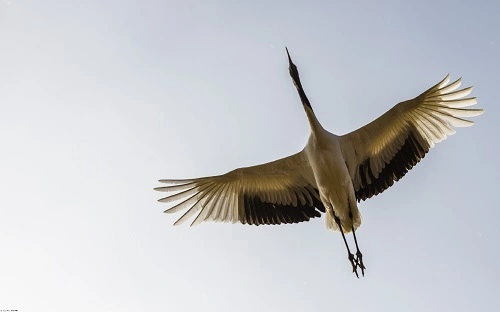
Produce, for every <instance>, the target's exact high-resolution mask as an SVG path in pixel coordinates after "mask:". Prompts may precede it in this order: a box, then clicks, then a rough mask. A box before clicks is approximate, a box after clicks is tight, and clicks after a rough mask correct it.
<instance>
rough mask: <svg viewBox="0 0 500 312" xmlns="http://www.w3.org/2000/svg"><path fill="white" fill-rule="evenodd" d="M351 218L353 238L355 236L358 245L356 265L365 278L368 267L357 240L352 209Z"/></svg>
mask: <svg viewBox="0 0 500 312" xmlns="http://www.w3.org/2000/svg"><path fill="white" fill-rule="evenodd" d="M349 218H350V219H351V224H352V236H354V243H355V244H356V257H357V258H356V264H357V265H358V266H359V268H360V269H361V274H362V275H363V276H365V270H366V267H365V265H364V264H363V254H362V253H361V251H359V247H358V240H357V239H356V232H355V231H354V221H353V218H352V211H351V209H350V208H349Z"/></svg>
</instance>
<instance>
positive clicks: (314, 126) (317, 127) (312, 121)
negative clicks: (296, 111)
mask: <svg viewBox="0 0 500 312" xmlns="http://www.w3.org/2000/svg"><path fill="white" fill-rule="evenodd" d="M304 109H305V111H306V115H307V120H308V121H309V126H310V127H311V132H312V133H313V134H319V133H322V132H324V131H325V129H324V128H323V126H322V125H321V123H320V122H319V120H318V118H316V115H315V114H314V112H313V110H312V108H311V107H307V106H306V105H304Z"/></svg>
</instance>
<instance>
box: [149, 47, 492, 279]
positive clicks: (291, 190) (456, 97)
mask: <svg viewBox="0 0 500 312" xmlns="http://www.w3.org/2000/svg"><path fill="white" fill-rule="evenodd" d="M285 49H286V53H287V56H288V63H289V73H290V76H291V78H292V81H293V84H294V85H295V88H296V89H297V92H298V94H299V97H300V100H301V102H302V105H303V107H304V110H305V113H306V116H307V120H308V121H309V126H310V135H309V139H308V141H307V144H306V146H305V147H304V149H303V150H301V151H300V152H298V153H296V154H294V155H291V156H288V157H285V158H282V159H279V160H275V161H272V162H269V163H265V164H261V165H257V166H251V167H246V168H238V169H235V170H233V171H230V172H228V173H226V174H222V175H218V176H211V177H202V178H194V179H182V180H173V179H162V180H159V182H161V183H165V184H167V186H161V187H156V188H155V190H156V191H160V192H170V193H171V194H169V196H167V197H164V198H161V199H159V200H158V201H159V202H163V203H171V202H178V203H176V204H175V205H174V206H172V207H170V208H169V209H167V210H165V212H166V213H176V212H179V211H185V213H184V214H183V215H182V216H181V217H180V218H179V219H178V220H177V221H176V222H175V223H174V225H179V224H181V223H183V222H185V221H186V220H188V219H189V218H191V217H193V216H194V215H196V217H195V218H194V220H193V221H192V223H191V225H192V226H193V225H197V224H199V223H201V222H203V221H222V222H232V223H236V222H239V223H242V224H251V225H263V224H289V223H299V222H303V221H309V220H310V219H311V218H317V217H321V215H322V213H323V214H325V221H326V227H327V228H328V229H330V230H333V231H340V233H341V234H342V238H343V240H344V243H345V246H346V249H347V256H348V259H349V262H350V264H351V266H352V270H353V273H355V274H356V276H357V277H358V278H359V274H358V269H359V270H360V271H361V274H362V275H363V276H364V274H365V269H366V267H365V265H364V262H363V254H362V253H361V251H360V250H359V246H358V240H357V238H356V232H355V231H356V229H357V228H358V227H359V226H360V225H361V214H360V212H359V209H358V202H361V201H362V200H363V201H364V200H366V199H368V198H371V197H372V196H375V195H377V194H380V193H382V192H383V191H384V190H386V189H387V188H389V187H390V186H392V185H393V183H394V182H395V181H398V180H399V179H401V178H402V177H403V176H404V175H405V174H406V173H407V172H408V171H409V170H410V169H411V168H413V166H415V165H416V164H417V163H418V162H419V161H420V160H421V159H422V158H424V157H425V155H426V153H427V152H428V151H429V150H430V149H431V148H432V147H434V145H435V144H436V143H438V142H441V141H442V140H444V139H445V138H446V137H447V136H449V135H452V134H454V133H455V130H454V128H456V127H467V126H471V125H472V124H473V122H472V121H470V120H467V119H465V118H468V117H474V116H479V115H481V114H482V113H483V112H484V111H483V110H482V109H471V108H468V107H469V106H471V105H474V104H476V103H477V101H476V98H475V97H467V96H468V95H469V94H470V93H471V92H472V87H468V88H464V89H458V88H459V87H460V84H461V78H460V79H458V80H456V81H454V82H452V83H450V75H449V74H448V75H447V76H446V77H445V78H444V79H443V80H442V81H440V82H439V83H438V84H436V85H434V86H433V87H431V88H430V89H428V90H427V91H425V92H423V93H422V94H420V95H419V96H417V97H415V98H413V99H411V100H407V101H404V102H401V103H399V104H397V105H395V106H394V107H393V108H391V109H390V110H389V111H387V112H386V113H385V114H383V115H382V116H380V117H379V118H377V119H375V120H374V121H372V122H370V123H369V124H367V125H365V126H363V127H361V128H359V129H357V130H355V131H352V132H350V133H347V134H345V135H335V134H333V133H330V132H328V131H327V130H325V129H324V128H323V127H322V125H321V124H320V122H319V121H318V119H317V118H316V115H315V114H314V111H313V108H312V106H311V103H310V102H309V99H308V98H307V96H306V94H305V92H304V89H303V87H302V84H301V81H300V77H299V72H298V69H297V66H295V64H294V63H293V62H292V58H291V57H290V53H289V51H288V48H286V47H285ZM457 89H458V90H457ZM172 193H173V194H172ZM351 232H352V235H353V238H354V243H355V247H356V252H355V254H353V253H352V252H351V249H350V248H349V244H348V243H347V241H346V236H345V235H346V234H347V233H351Z"/></svg>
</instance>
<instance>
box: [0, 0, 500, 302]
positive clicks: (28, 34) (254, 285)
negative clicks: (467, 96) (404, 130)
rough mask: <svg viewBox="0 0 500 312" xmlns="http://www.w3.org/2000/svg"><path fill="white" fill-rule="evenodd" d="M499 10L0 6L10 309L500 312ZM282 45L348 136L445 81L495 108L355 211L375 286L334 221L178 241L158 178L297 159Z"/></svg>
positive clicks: (301, 121) (300, 120)
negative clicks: (352, 258) (358, 270)
mask: <svg viewBox="0 0 500 312" xmlns="http://www.w3.org/2000/svg"><path fill="white" fill-rule="evenodd" d="M498 16H500V2H498V1H475V2H465V1H458V2H457V1H412V2H409V1H382V2H376V3H375V2H372V1H350V2H349V1H316V2H311V1H292V0H287V1H271V2H269V1H245V2H243V1H229V0H227V1H199V2H198V1H127V0H120V1H51V0H47V1H21V0H0V42H1V48H0V146H1V152H0V250H1V251H0V309H18V310H19V311H20V312H25V311H200V310H203V311H255V310H258V311H281V310H283V311H438V310H441V311H495V310H500V298H499V296H498V291H499V281H500V265H499V257H500V250H499V243H498V240H499V239H500V226H499V221H498V220H499V219H500V210H499V209H498V201H497V200H496V198H495V195H497V192H498V185H499V178H500V167H499V161H498V156H497V155H498V152H499V144H498V142H499V140H498V133H499V132H500V122H499V121H498V120H499V118H498V116H499V113H500V108H499V107H500V103H499V98H498V90H499V83H500V32H499V29H500V20H499V19H498ZM285 45H286V46H288V48H289V49H290V53H291V55H292V57H293V60H294V62H295V63H296V64H297V66H298V68H299V72H300V75H301V80H302V82H303V85H304V88H305V90H306V92H307V94H308V96H309V99H310V100H311V103H312V105H313V107H314V110H315V112H316V114H317V116H318V118H319V120H320V121H321V122H322V124H323V126H324V127H325V128H327V129H329V130H330V131H332V132H334V133H337V134H344V133H347V132H349V131H352V130H354V129H356V128H358V127H360V126H362V125H364V124H365V123H367V122H369V121H371V120H373V119H374V118H376V117H378V116H379V115H381V114H382V113H384V112H385V111H386V110H388V109H389V108H390V107H392V106H393V105H395V104H396V103H397V102H400V101H403V100H407V99H410V98H413V97H414V96H417V95H418V94H420V93H421V92H422V91H424V90H426V89H427V88H429V87H430V86H432V85H434V84H435V83H437V82H438V81H440V80H441V79H442V78H443V77H444V76H445V75H446V74H448V73H451V74H452V79H456V78H458V77H460V76H463V86H469V85H474V86H475V89H474V91H473V93H472V95H473V96H477V97H478V101H479V105H478V107H480V108H484V109H485V110H486V113H485V114H484V115H482V116H480V117H477V118H475V119H474V121H475V122H476V124H475V125H474V126H473V127H471V128H461V129H458V131H457V134H456V135H454V136H452V137H450V138H448V139H447V140H446V141H444V142H442V143H440V144H439V145H437V147H436V148H435V149H433V150H431V152H430V153H429V154H428V155H427V156H426V157H425V159H424V160H423V161H422V162H421V163H420V164H419V165H418V166H417V167H416V168H414V169H413V170H411V172H410V173H409V174H407V175H406V176H405V177H404V178H403V180H402V181H400V182H399V183H397V184H396V185H394V186H393V187H392V188H390V189H389V190H387V191H385V192H384V193H383V194H381V195H378V196H377V197H375V198H373V199H370V200H368V201H367V202H362V203H361V204H360V205H359V206H360V209H361V212H362V214H363V222H364V223H363V225H362V226H361V228H360V229H359V231H358V232H357V233H358V239H359V243H360V249H361V250H362V252H363V254H364V260H365V264H366V266H367V271H366V276H365V277H364V278H360V279H359V280H358V279H356V277H355V276H354V274H352V272H351V267H350V264H349V262H348V260H347V255H346V251H345V247H344V245H343V241H342V238H341V236H340V234H338V233H334V232H330V231H327V230H326V229H325V225H324V219H323V218H321V219H315V220H312V221H310V222H308V223H302V224H296V225H287V226H267V227H266V226H259V227H252V226H247V225H239V224H238V225H231V224H215V223H207V224H202V225H200V226H198V227H193V228H190V227H189V226H187V225H184V226H181V227H173V226H172V223H173V222H174V221H175V220H176V219H177V218H178V217H180V214H178V215H167V214H163V213H162V212H163V210H165V209H167V208H168V207H169V206H168V205H166V204H161V203H158V202H156V200H157V199H158V198H160V197H161V195H162V194H160V193H157V192H154V191H153V187H155V186H159V184H158V183H157V182H156V181H157V180H158V179H160V178H190V177H199V176H206V175H214V174H221V173H225V172H227V171H230V170H232V169H234V168H237V167H242V166H250V165H255V164H259V163H263V162H268V161H271V160H274V159H278V158H282V157H284V156H287V155H290V154H292V153H295V152H298V151H299V150H301V149H302V148H303V146H304V145H305V143H306V140H307V137H308V135H309V128H308V123H307V119H306V117H305V114H304V111H303V108H302V106H301V104H300V100H299V98H298V96H297V94H296V90H295V89H294V87H293V84H292V82H291V79H290V77H289V76H288V64H287V59H286V54H285V50H284V46H285ZM349 240H350V242H351V244H352V237H351V236H350V235H349Z"/></svg>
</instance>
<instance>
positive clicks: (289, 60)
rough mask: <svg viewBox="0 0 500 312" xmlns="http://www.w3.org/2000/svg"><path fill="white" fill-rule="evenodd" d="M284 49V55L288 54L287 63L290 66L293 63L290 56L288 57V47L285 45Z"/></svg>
mask: <svg viewBox="0 0 500 312" xmlns="http://www.w3.org/2000/svg"><path fill="white" fill-rule="evenodd" d="M285 50H286V55H288V65H290V67H291V66H292V65H295V64H294V63H293V62H292V58H291V57H290V53H288V48H287V47H285Z"/></svg>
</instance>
